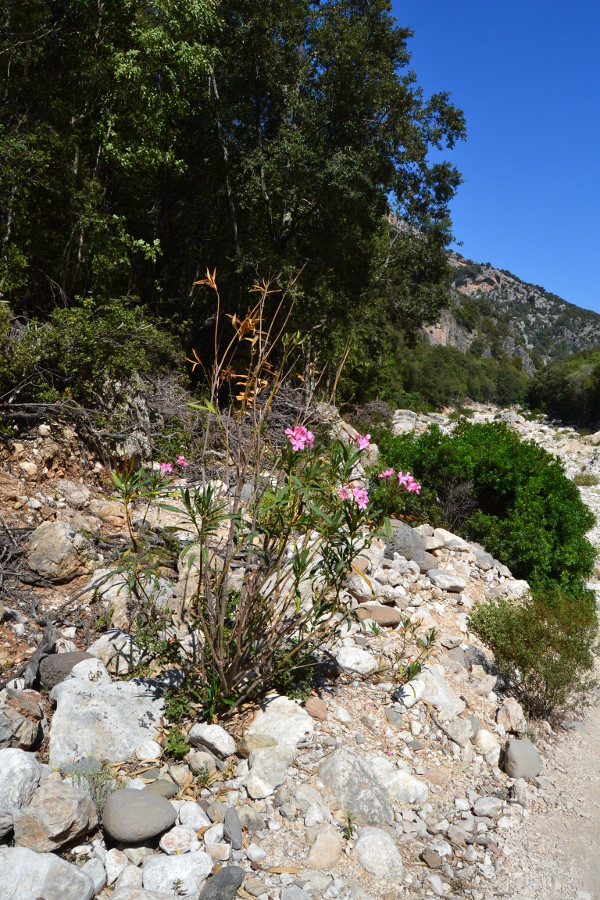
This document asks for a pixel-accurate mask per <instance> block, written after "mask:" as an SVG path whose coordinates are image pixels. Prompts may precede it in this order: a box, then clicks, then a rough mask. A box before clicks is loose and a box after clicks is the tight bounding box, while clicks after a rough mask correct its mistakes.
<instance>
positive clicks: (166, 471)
mask: <svg viewBox="0 0 600 900" xmlns="http://www.w3.org/2000/svg"><path fill="white" fill-rule="evenodd" d="M160 471H161V473H162V474H163V475H170V474H171V472H172V471H173V464H172V463H161V464H160Z"/></svg>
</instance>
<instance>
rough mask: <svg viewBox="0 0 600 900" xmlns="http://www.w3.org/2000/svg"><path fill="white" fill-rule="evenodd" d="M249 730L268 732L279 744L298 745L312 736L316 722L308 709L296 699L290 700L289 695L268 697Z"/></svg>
mask: <svg viewBox="0 0 600 900" xmlns="http://www.w3.org/2000/svg"><path fill="white" fill-rule="evenodd" d="M247 731H248V732H250V733H251V734H266V735H268V736H269V737H272V738H274V739H275V740H276V741H277V743H278V744H279V745H281V744H287V745H290V744H291V745H293V746H294V747H297V746H298V744H299V743H300V742H302V741H306V740H308V738H310V737H312V734H313V731H314V724H313V720H312V718H311V717H310V716H309V714H308V713H307V712H306V710H304V709H302V707H301V706H299V705H298V703H296V702H295V701H294V700H288V698H287V697H275V698H269V697H267V699H266V702H264V703H263V706H262V708H261V709H260V710H259V711H258V712H257V714H256V716H255V717H254V721H253V722H252V724H251V725H250V727H249V728H248V729H247Z"/></svg>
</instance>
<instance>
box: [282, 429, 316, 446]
mask: <svg viewBox="0 0 600 900" xmlns="http://www.w3.org/2000/svg"><path fill="white" fill-rule="evenodd" d="M285 433H286V434H287V436H288V437H289V439H290V444H291V445H292V450H304V448H305V447H308V449H309V450H312V448H313V446H314V443H315V436H314V434H313V433H312V431H309V430H308V429H307V428H305V427H304V425H296V427H295V428H293V429H292V428H286V429H285Z"/></svg>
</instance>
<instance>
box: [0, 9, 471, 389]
mask: <svg viewBox="0 0 600 900" xmlns="http://www.w3.org/2000/svg"><path fill="white" fill-rule="evenodd" d="M410 36H411V32H410V31H409V30H408V29H406V28H402V27H399V26H398V25H397V23H396V22H395V20H394V19H393V17H392V15H391V4H390V3H389V2H388V0H374V2H371V3H368V4H366V3H358V2H356V0H326V2H321V3H316V2H314V0H299V2H296V3H293V4H283V5H282V4H279V5H273V4H268V3H262V2H258V0H222V2H220V3H216V2H215V0H169V2H166V0H157V2H155V3H153V4H150V5H148V4H143V3H141V2H140V0H124V2H122V3H109V4H105V3H102V4H100V5H98V4H97V3H94V2H91V0H65V2H63V3H60V4H56V3H54V4H53V3H50V2H48V0H32V2H29V3H26V4H18V3H16V2H14V0H9V2H8V4H7V6H6V10H5V14H4V15H3V16H2V21H1V22H0V60H1V62H2V65H1V66H0V91H1V93H2V97H3V101H4V102H3V104H2V107H1V109H0V161H1V163H2V165H1V166H0V210H1V213H0V293H1V295H2V297H3V298H4V300H5V301H7V302H8V304H9V305H10V309H11V311H12V312H11V314H10V315H11V320H12V327H13V328H15V327H19V328H20V327H21V326H22V325H23V324H24V323H27V322H31V323H33V326H32V328H33V331H36V332H37V331H39V330H40V329H43V328H45V326H46V325H47V323H48V322H50V321H51V322H52V326H51V330H52V329H54V330H53V332H52V334H53V336H52V337H51V338H50V343H51V345H53V347H54V349H55V348H56V345H57V344H60V343H61V342H62V341H67V338H68V333H69V330H70V329H72V330H73V333H76V332H77V330H78V329H80V328H83V329H84V331H85V334H84V335H83V337H84V341H83V344H82V345H81V354H82V355H83V358H81V354H80V353H79V352H78V349H77V347H76V346H73V344H72V343H71V345H70V346H69V355H70V357H72V359H73V361H74V363H75V369H76V371H77V373H79V372H80V371H82V372H83V375H84V381H85V384H84V386H83V388H81V389H80V388H79V386H78V384H77V383H76V378H75V377H74V378H73V380H72V384H66V386H65V380H66V373H67V371H68V370H67V365H66V363H65V365H64V367H63V366H61V359H60V356H59V355H57V354H56V353H55V352H54V350H53V351H52V352H53V353H54V355H52V358H51V360H50V370H51V372H50V377H49V384H48V385H47V387H48V388H49V389H52V390H54V389H56V390H58V391H62V390H64V389H65V387H70V388H71V390H73V391H74V393H81V394H84V395H85V396H86V397H88V396H89V395H90V392H93V391H96V392H97V391H101V390H102V385H101V384H98V383H97V380H98V377H100V380H102V377H103V376H104V373H102V374H101V375H100V376H99V373H98V371H97V369H98V367H101V366H102V363H103V361H104V359H105V355H104V349H105V347H106V346H108V347H109V350H110V348H111V340H109V337H112V339H113V340H114V337H115V335H117V336H118V338H121V337H123V336H125V338H127V336H128V333H129V326H128V325H127V324H123V325H121V326H119V325H117V327H116V330H113V331H112V332H111V328H112V326H111V325H110V323H109V319H110V320H112V317H113V316H114V314H115V309H117V308H118V307H119V305H120V303H121V301H120V300H118V299H117V298H124V299H123V304H124V305H125V307H126V309H131V310H133V309H137V310H139V311H140V312H139V316H140V317H141V318H143V319H144V321H149V322H152V323H154V324H157V323H158V322H159V321H163V322H164V321H166V322H168V323H169V326H170V327H171V328H172V329H174V330H175V331H176V332H177V333H182V334H185V342H186V349H189V347H191V346H196V347H201V349H202V350H203V351H204V350H205V349H207V348H206V346H205V343H204V341H205V338H206V337H207V335H208V336H209V337H210V331H211V328H210V323H211V322H212V317H213V312H214V310H213V306H212V302H213V297H212V295H211V293H210V291H206V290H204V289H203V288H202V287H197V288H195V289H192V284H193V283H194V281H198V279H199V273H200V272H201V271H202V270H203V269H204V267H205V266H206V265H207V264H210V266H211V268H212V267H215V266H216V267H218V268H219V272H220V273H222V279H223V284H224V287H225V289H224V292H223V295H224V297H225V298H226V304H227V307H228V311H229V312H238V313H239V312H240V310H241V307H242V305H243V290H244V287H243V286H244V285H245V284H247V282H248V279H249V277H254V273H255V272H256V271H262V272H273V273H274V272H278V273H282V276H281V281H282V283H285V280H286V279H287V278H288V277H289V275H290V273H296V272H297V271H298V269H299V268H300V267H301V266H305V272H304V276H303V280H302V286H301V288H300V287H299V286H298V287H297V293H298V296H299V298H300V299H301V300H302V302H301V303H299V304H298V305H297V306H296V309H295V312H294V316H295V326H296V327H298V326H301V327H302V328H303V330H304V331H305V332H309V331H310V332H311V335H312V336H313V338H314V339H312V340H309V341H307V342H306V344H305V345H304V351H303V352H304V355H305V360H304V361H305V362H306V364H307V365H308V364H309V362H310V360H311V359H312V358H313V357H314V355H315V354H316V350H317V346H319V348H321V349H322V352H323V355H324V356H326V357H327V358H329V357H330V356H331V354H333V355H336V354H337V356H338V357H339V356H340V355H341V353H342V352H343V350H344V347H345V344H346V340H347V339H348V337H349V336H351V337H352V340H353V347H354V349H353V350H352V354H353V361H354V364H355V365H356V366H357V367H359V366H360V359H361V357H362V358H365V357H366V356H367V355H369V354H368V353H367V351H368V350H369V340H370V337H369V335H367V334H365V332H364V331H363V326H362V318H363V317H365V316H368V315H369V313H370V310H371V309H375V308H377V314H376V318H378V319H379V320H383V321H384V322H385V324H386V341H387V342H388V344H389V341H390V337H389V334H390V329H391V326H392V325H393V324H394V323H395V322H397V323H399V324H401V325H402V327H404V328H406V329H407V330H408V331H414V330H415V329H416V328H417V327H418V324H419V321H420V320H423V319H427V320H429V319H430V318H431V317H432V316H434V315H435V314H436V310H437V309H438V308H439V305H440V303H444V302H446V285H445V271H446V263H445V256H444V247H445V245H446V244H447V241H448V238H449V234H450V231H449V219H448V209H449V203H450V201H451V199H452V197H453V195H454V193H455V191H456V189H457V187H458V185H459V183H460V176H459V174H458V172H457V171H456V170H455V168H454V167H453V166H452V165H450V164H449V163H448V162H446V161H444V160H443V157H442V154H441V153H440V154H438V153H436V154H435V161H434V160H433V158H432V157H431V156H430V154H429V151H430V150H431V149H435V150H439V151H444V150H445V149H446V148H451V147H452V146H453V145H454V144H455V142H456V141H458V140H461V139H462V138H463V137H464V134H465V125H464V119H463V115H462V113H461V112H460V110H458V109H457V108H456V107H455V106H453V105H452V103H451V102H450V99H449V96H448V95H447V94H445V93H437V94H434V95H433V96H432V97H430V98H428V99H427V98H425V97H424V95H423V92H422V90H421V88H420V87H419V86H418V83H417V81H416V77H415V74H414V72H413V71H412V69H411V67H410V53H409V51H408V42H409V38H410ZM392 212H393V213H394V214H395V215H396V216H397V217H399V218H400V219H401V220H402V222H403V223H408V227H407V228H405V230H403V231H401V230H399V228H398V226H397V225H393V224H392V222H391V220H390V213H392ZM133 298H137V300H135V302H134V300H133ZM88 303H92V306H93V314H92V313H91V312H90V308H89V307H88V306H86V304H88ZM350 305H351V306H352V309H353V311H354V315H353V316H352V317H348V315H347V311H348V308H349V306H350ZM55 310H56V311H59V312H57V313H56V316H55V314H54V311H55ZM72 319H74V321H72ZM92 327H97V331H98V334H99V335H100V339H99V342H98V344H97V345H93V341H92V337H91V335H90V334H89V329H90V328H92ZM102 335H104V336H103V337H102ZM148 335H149V333H148V332H146V333H144V331H143V328H141V326H140V321H139V320H138V319H137V318H136V320H135V322H134V323H133V327H132V337H131V340H130V342H129V349H130V350H131V351H132V353H131V367H133V365H134V362H135V361H136V356H137V350H136V348H137V347H139V345H140V343H143V341H144V340H145V338H146V337H148ZM33 337H34V335H33V333H32V335H31V338H32V340H33ZM38 338H41V335H39V334H38ZM67 343H68V341H67ZM361 348H363V349H362V350H361ZM24 349H25V348H24ZM92 349H93V350H94V351H96V352H95V355H94V356H92V354H91V352H90V351H91V350H92ZM49 352H50V351H49ZM113 357H114V361H115V362H118V365H117V369H118V371H119V373H120V371H121V369H122V368H123V365H126V363H127V354H126V353H125V352H122V353H121V354H120V357H121V359H120V360H118V359H117V356H116V355H115V354H114V353H113ZM110 358H111V353H110V352H109V355H108V359H109V361H110ZM40 365H41V366H42V368H44V366H45V362H44V361H43V360H41V362H40ZM44 373H45V368H44V372H43V373H42V375H41V379H42V386H44V385H45V384H46V382H45V374H44ZM109 377H110V378H113V377H116V378H117V379H118V378H120V377H121V375H120V374H117V375H115V374H114V371H113V370H112V369H110V370H109ZM9 381H10V385H9V386H10V387H12V386H13V385H14V384H15V382H14V380H10V379H9ZM17 383H18V382H17Z"/></svg>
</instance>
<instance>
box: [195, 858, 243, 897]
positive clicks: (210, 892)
mask: <svg viewBox="0 0 600 900" xmlns="http://www.w3.org/2000/svg"><path fill="white" fill-rule="evenodd" d="M243 880H244V870H243V869H241V868H240V867H239V866H226V867H225V868H223V869H220V870H219V871H218V872H217V873H216V874H215V875H213V876H212V877H211V878H209V879H208V881H207V882H206V884H205V885H204V887H203V888H202V891H201V892H200V897H199V898H198V900H234V897H235V896H236V894H237V889H238V888H239V887H240V885H241V884H242V882H243Z"/></svg>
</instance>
